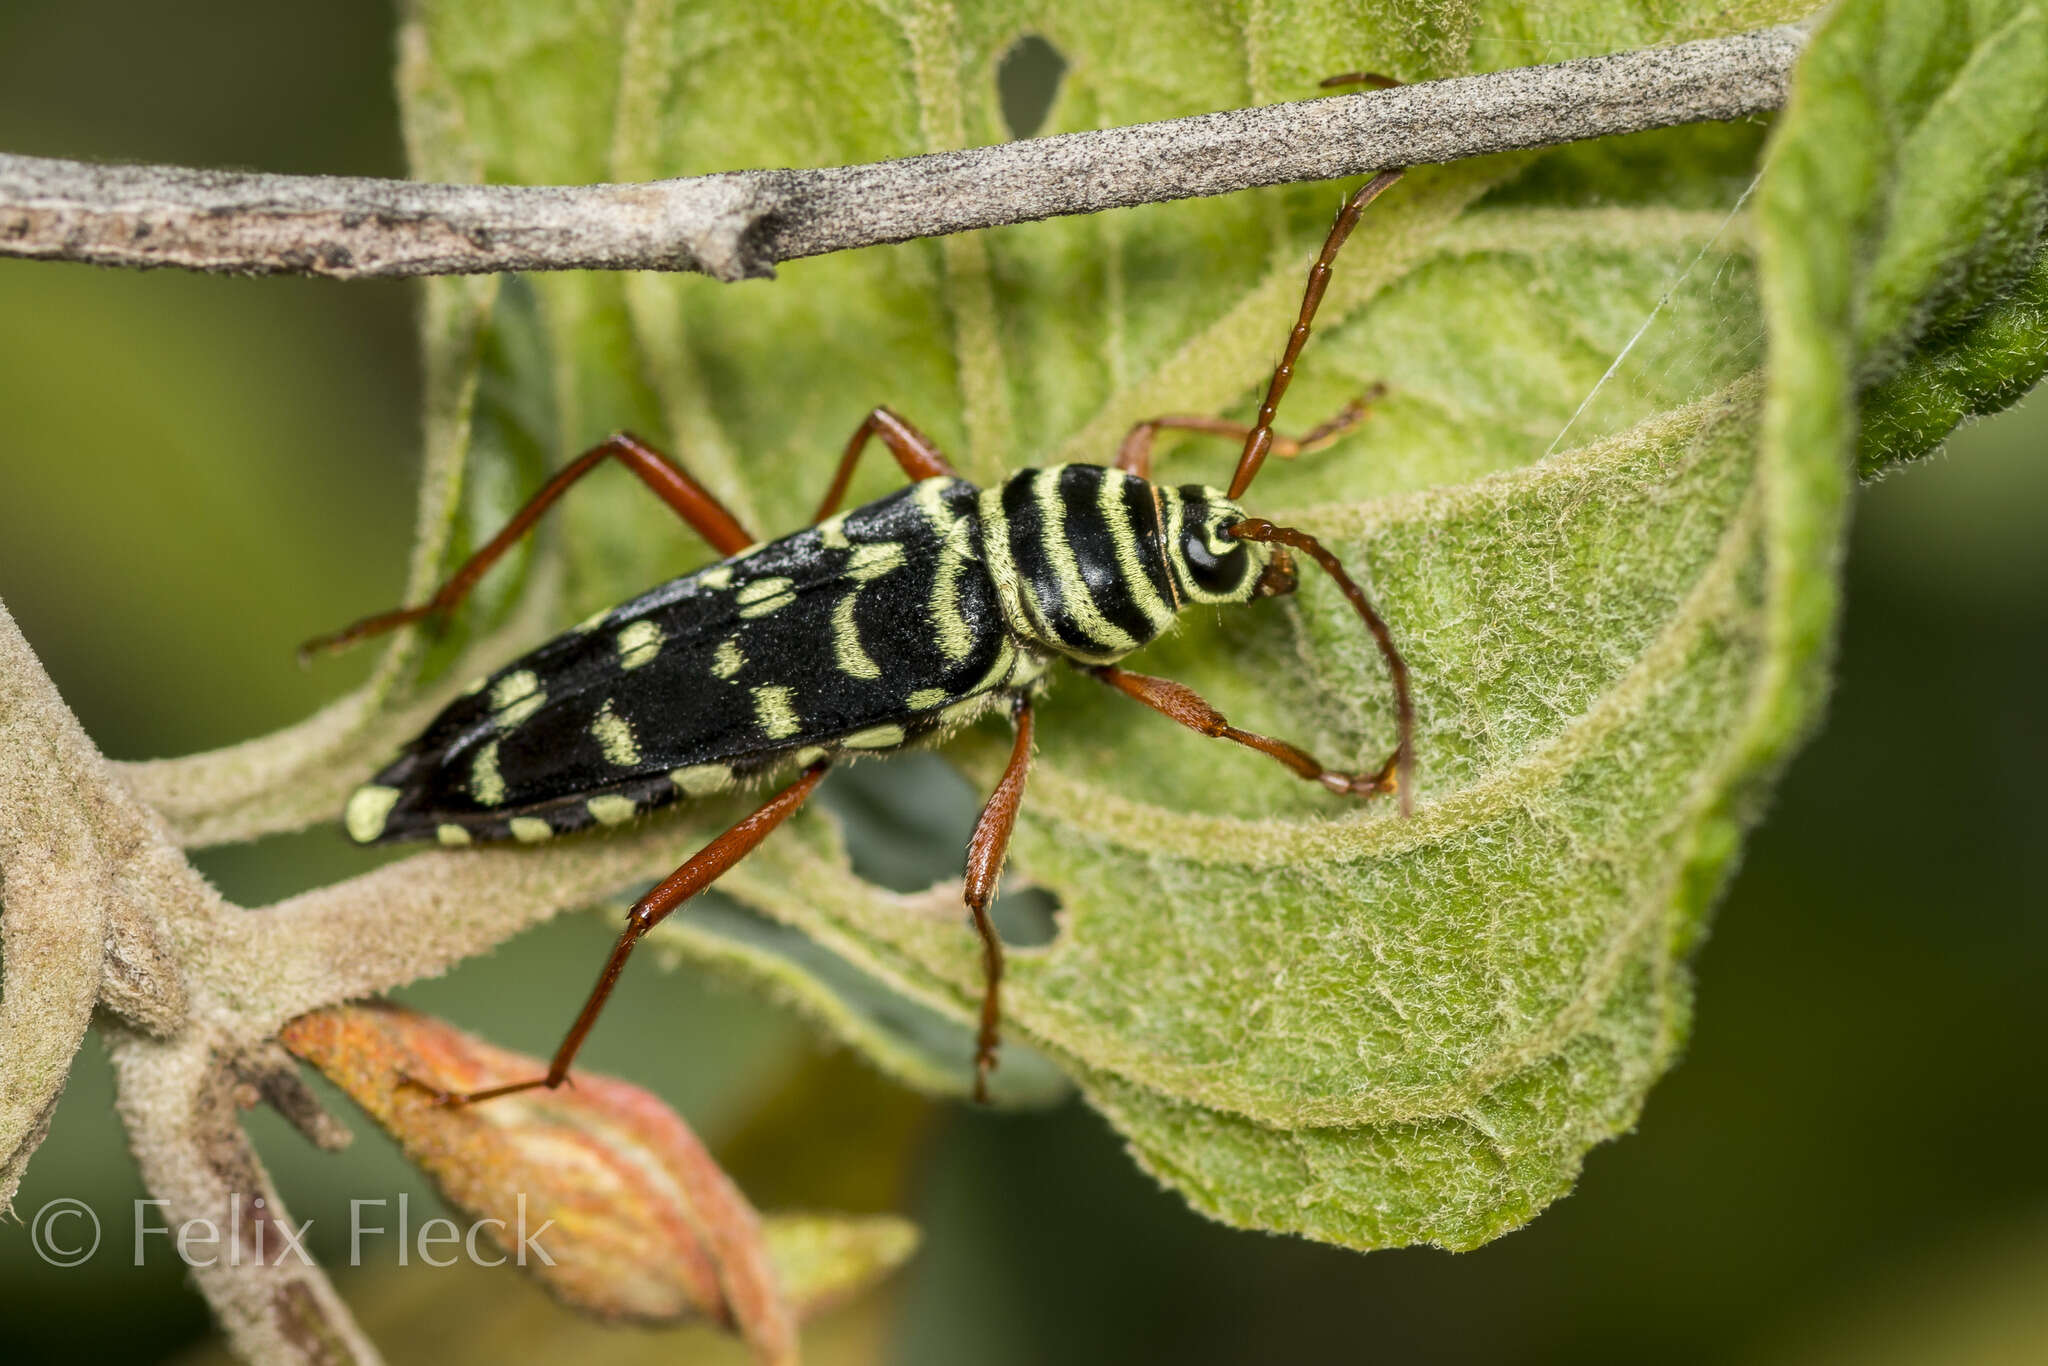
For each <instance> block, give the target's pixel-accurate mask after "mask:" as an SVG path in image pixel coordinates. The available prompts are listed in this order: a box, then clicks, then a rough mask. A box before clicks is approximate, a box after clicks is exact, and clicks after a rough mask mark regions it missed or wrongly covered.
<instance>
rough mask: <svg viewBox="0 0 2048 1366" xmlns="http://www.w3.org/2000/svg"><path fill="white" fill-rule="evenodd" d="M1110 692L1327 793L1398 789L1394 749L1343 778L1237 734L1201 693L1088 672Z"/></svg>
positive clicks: (1291, 749)
mask: <svg viewBox="0 0 2048 1366" xmlns="http://www.w3.org/2000/svg"><path fill="white" fill-rule="evenodd" d="M1088 672H1089V673H1091V674H1094V675H1095V676H1096V677H1097V678H1099V679H1101V680H1102V681H1103V682H1104V683H1107V684H1109V686H1110V687H1112V688H1115V689H1116V690H1117V691H1118V692H1120V693H1122V694H1123V695H1124V696H1126V697H1130V698H1135V699H1136V700H1137V701H1140V702H1143V703H1144V704H1145V705H1146V706H1148V707H1150V708H1152V710H1154V711H1156V712H1158V713H1159V714H1160V715H1161V716H1164V717H1167V718H1168V719H1170V720H1174V721H1178V722H1180V723H1181V724H1182V725H1183V726H1186V727H1187V728H1188V729H1189V730H1191V731H1194V732H1196V733H1197V734H1200V735H1208V736H1213V737H1214V738H1216V739H1219V740H1229V741H1232V742H1234V743H1236V744H1240V745H1243V746H1244V747H1245V748H1246V749H1255V750H1257V751H1258V752H1259V753H1261V754H1264V755H1268V756H1270V757H1272V758H1275V759H1278V760H1279V761H1280V762H1281V763H1283V764H1285V765H1287V767H1288V768H1290V769H1292V770H1293V771H1294V773H1295V774H1296V776H1298V777H1302V778H1306V779H1307V780H1308V781H1310V782H1312V783H1321V784H1322V785H1323V786H1324V787H1326V788H1328V789H1329V790H1330V791H1332V792H1335V793H1337V794H1338V795H1340V796H1346V797H1377V796H1380V795H1382V794H1383V793H1389V792H1393V791H1395V790H1396V789H1397V787H1398V785H1399V768H1400V758H1401V751H1400V750H1398V749H1397V750H1395V751H1394V752H1393V753H1392V754H1389V755H1388V756H1387V761H1386V762H1385V763H1383V764H1381V765H1380V766H1379V767H1378V768H1377V769H1374V770H1373V771H1372V772H1371V773H1344V772H1340V771H1339V770H1337V769H1334V768H1325V767H1323V765H1322V764H1321V763H1319V762H1317V760H1316V757H1315V756H1314V755H1312V754H1310V753H1308V751H1306V750H1303V749H1299V748H1297V747H1295V746H1294V745H1290V744H1288V743H1287V742H1286V741H1285V740H1275V739H1274V738H1273V737H1272V736H1270V735H1259V734H1256V733H1255V732H1252V731H1248V730H1239V729H1238V728H1237V727H1236V726H1233V725H1231V724H1230V722H1229V721H1228V720H1226V719H1224V716H1223V713H1222V712H1220V711H1218V710H1216V708H1214V707H1212V706H1210V705H1209V704H1208V703H1207V702H1205V701H1203V700H1202V697H1201V694H1199V693H1197V692H1196V691H1195V690H1194V689H1193V688H1190V687H1188V686H1187V685H1186V684H1185V683H1176V682H1174V681H1173V680H1172V679H1170V678H1155V677H1153V676H1152V675H1151V674H1140V673H1132V672H1131V671H1130V670H1128V669H1119V668H1118V667H1117V666H1116V665H1114V664H1104V665H1100V666H1098V667H1096V668H1092V669H1090V670H1088Z"/></svg>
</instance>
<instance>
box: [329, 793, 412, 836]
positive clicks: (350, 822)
mask: <svg viewBox="0 0 2048 1366" xmlns="http://www.w3.org/2000/svg"><path fill="white" fill-rule="evenodd" d="M396 805H398V789H397V788H395V787H381V786H379V785H378V784H376V783H369V784H367V785H365V786H363V787H359V788H357V789H356V790H355V794H354V795H353V796H351V797H350V798H349V799H348V809H347V810H346V811H344V812H342V816H341V821H342V824H343V825H345V826H347V827H348V837H349V838H350V839H352V840H354V841H355V842H356V843H357V844H368V843H369V842H370V841H371V840H374V839H376V838H377V836H379V835H381V834H383V833H384V822H385V821H387V820H389V819H390V818H391V808H392V807H394V806H396Z"/></svg>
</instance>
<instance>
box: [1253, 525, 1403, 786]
mask: <svg viewBox="0 0 2048 1366" xmlns="http://www.w3.org/2000/svg"><path fill="white" fill-rule="evenodd" d="M1227 534H1228V535H1230V536H1234V537H1236V538H1237V539H1238V540H1240V541H1265V542H1268V543H1270V544H1274V545H1284V546H1289V547H1291V548H1293V549H1295V550H1298V551H1300V552H1301V553H1302V554H1304V555H1306V556H1308V557H1309V558H1310V559H1312V560H1314V561H1315V562H1316V563H1317V564H1319V565H1321V566H1322V569H1323V572H1324V573H1325V574H1328V575H1329V576H1330V577H1331V578H1333V579H1335V580H1336V581H1337V587H1338V588H1340V589H1342V590H1343V592H1344V596H1345V597H1347V598H1349V599H1351V605H1352V606H1353V607H1354V608H1356V609H1357V610H1358V615H1359V616H1360V617H1361V618H1363V619H1364V621H1365V629H1366V630H1368V631H1370V632H1372V638H1373V639H1374V640H1375V641H1377V642H1379V647H1380V654H1381V655H1382V656H1383V657H1385V659H1386V661H1387V672H1388V674H1390V675H1392V677H1393V680H1394V717H1395V734H1396V737H1397V738H1396V740H1395V742H1394V757H1393V760H1392V763H1393V767H1394V794H1395V796H1396V797H1398V798H1399V799H1400V802H1401V814H1402V815H1403V816H1412V815H1414V814H1415V703H1414V701H1413V700H1412V699H1411V698H1410V697H1409V695H1408V663H1407V661H1406V660H1404V659H1402V658H1401V651H1400V650H1399V649H1398V648H1397V647H1396V646H1395V644H1394V635H1393V632H1391V631H1389V630H1388V629H1387V623H1386V622H1385V621H1383V620H1382V619H1381V618H1380V614H1379V612H1378V611H1376V610H1375V609H1374V607H1373V605H1372V602H1371V601H1370V600H1369V599H1368V598H1367V597H1366V596H1365V590H1364V589H1362V588H1360V587H1359V586H1358V585H1357V584H1356V583H1354V582H1352V579H1351V576H1350V575H1349V574H1347V573H1345V572H1344V566H1343V564H1342V563H1341V562H1339V561H1338V559H1337V557H1336V556H1335V555H1332V554H1331V553H1330V552H1329V551H1328V550H1327V549H1325V548H1324V547H1323V544H1322V542H1320V541H1318V540H1317V539H1316V538H1315V537H1313V536H1311V535H1309V534H1308V533H1307V532H1306V531H1298V530H1296V529H1295V528H1294V527H1291V526H1276V525H1274V524H1273V523H1272V522H1269V521H1267V520H1266V519H1265V518H1263V517H1246V518H1245V519H1243V520H1242V521H1239V522H1234V523H1232V524H1231V525H1230V527H1229V528H1228V529H1227Z"/></svg>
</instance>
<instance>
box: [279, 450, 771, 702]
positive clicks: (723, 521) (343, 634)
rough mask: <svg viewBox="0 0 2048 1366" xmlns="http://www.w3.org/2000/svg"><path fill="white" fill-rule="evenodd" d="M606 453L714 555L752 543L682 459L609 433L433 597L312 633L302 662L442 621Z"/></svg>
mask: <svg viewBox="0 0 2048 1366" xmlns="http://www.w3.org/2000/svg"><path fill="white" fill-rule="evenodd" d="M606 460H617V461H618V462H619V463H620V464H622V465H624V466H625V467H626V468H627V469H629V470H631V471H632V472H633V473H634V474H635V475H636V476H638V477H639V479H640V482H641V483H643V484H645V485H647V487H648V488H650V489H652V490H654V492H655V493H656V494H658V495H659V496H660V498H661V500H662V501H663V502H665V503H667V504H668V505H669V506H670V507H671V508H673V509H675V513H676V515H677V516H678V517H680V518H682V519H683V520H684V521H685V522H687V523H689V525H690V527H691V529H692V530H694V531H696V533H697V534H698V535H700V536H702V537H703V538H704V539H705V540H706V541H708V542H710V544H711V548H712V549H714V550H716V551H717V552H718V553H719V554H720V555H736V554H738V553H739V552H740V551H742V550H744V549H746V548H747V547H748V546H750V545H752V544H753V543H754V537H753V536H751V535H749V534H748V533H747V530H746V528H744V527H742V526H741V525H740V523H739V519H738V518H736V517H734V516H733V515H732V513H731V512H729V511H727V510H726V507H725V504H723V503H721V502H719V501H718V499H717V497H716V496H715V495H714V494H713V493H712V492H711V490H709V489H707V488H705V487H704V486H703V485H702V484H700V483H698V482H697V481H696V480H695V479H693V478H691V477H690V474H689V472H688V471H686V470H684V469H683V467H682V466H681V465H678V464H677V463H676V462H675V461H673V460H671V459H669V457H667V456H666V455H663V454H662V453H661V452H660V451H658V450H656V449H655V448H654V447H652V446H650V445H648V444H647V443H646V442H644V441H642V440H641V439H640V438H639V437H637V436H634V435H633V434H632V433H630V432H615V433H613V434H612V435H611V436H608V437H606V438H605V439H604V440H603V441H601V442H599V443H598V444H597V445H595V446H592V447H591V448H590V449H589V450H587V451H585V452H583V454H581V455H579V456H577V457H576V458H575V459H574V460H572V461H570V462H569V463H568V464H567V465H564V466H563V467H562V468H561V470H560V471H559V472H558V473H556V475H555V477H554V478H552V479H550V480H548V482H547V483H545V484H543V485H542V486H541V489H540V492H538V493H536V494H534V495H533V497H531V498H529V499H527V500H526V506H524V507H522V508H520V509H519V511H517V512H515V513H513V514H512V520H511V521H509V522H507V523H505V526H504V529H503V530H502V531H500V532H499V533H498V534H497V535H496V536H493V537H492V538H491V540H490V542H489V543H488V544H486V545H485V546H484V548H483V549H481V550H479V551H477V552H476V553H475V554H474V555H471V556H470V557H469V558H468V559H467V560H464V561H463V562H462V567H461V568H459V569H457V570H456V571H455V572H454V573H453V574H452V575H450V576H449V578H448V581H447V582H446V583H444V584H442V585H441V586H440V588H438V589H436V590H435V592H434V595H433V597H431V598H429V599H427V601H425V602H423V603H421V604H419V605H418V606H416V607H400V608H397V609H395V610H393V611H390V612H379V613H377V614H376V615H375V616H369V617H364V618H363V619H362V620H361V621H357V622H354V623H352V624H350V625H348V626H345V627H343V628H342V629H341V630H339V631H336V632H335V633H334V634H332V635H326V636H318V637H316V638H314V639H312V640H309V641H307V642H306V643H305V644H304V645H301V646H300V647H299V659H300V660H301V662H303V661H305V660H308V659H310V658H312V656H314V655H316V654H320V653H322V652H324V651H328V650H337V649H340V648H341V647H342V646H344V645H353V644H354V643H355V642H357V641H359V640H365V639H368V638H369V637H371V636H378V635H382V634H384V633H385V632H386V631H392V630H396V629H397V628H399V627H400V626H410V625H412V624H413V623H414V622H418V621H425V620H427V619H428V618H434V619H438V620H444V621H445V620H446V619H447V617H448V614H449V613H450V612H453V611H454V610H455V608H456V607H457V606H458V605H459V604H460V603H461V602H462V600H463V599H464V598H466V597H468V596H469V592H470V590H471V589H473V588H475V587H476V585H477V582H478V580H480V579H482V578H483V576H484V575H485V574H486V573H487V572H489V570H490V568H491V566H492V565H494V564H496V563H497V562H498V561H499V560H500V559H501V558H502V557H503V556H504V554H505V552H506V551H508V550H510V549H511V548H512V547H513V546H514V545H515V544H516V543H517V542H518V540H519V538H520V537H521V536H524V535H525V534H526V533H527V532H528V531H530V530H532V529H533V524H534V523H535V522H537V521H539V520H540V519H541V515H542V514H543V513H545V512H546V511H547V510H548V509H549V508H550V507H552V506H553V505H554V503H555V500H557V499H558V498H560V497H561V496H562V495H563V494H564V493H567V492H568V491H569V488H570V486H571V485H573V484H575V483H576V481H577V480H579V479H581V478H583V476H585V475H586V474H589V473H590V472H591V471H592V470H594V469H596V468H597V467H598V466H599V465H601V464H603V463H604V462H605V461H606Z"/></svg>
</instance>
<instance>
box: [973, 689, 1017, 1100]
mask: <svg viewBox="0 0 2048 1366" xmlns="http://www.w3.org/2000/svg"><path fill="white" fill-rule="evenodd" d="M1010 715H1011V718H1012V720H1013V721H1014V722H1015V723H1016V727H1017V738H1016V739H1015V741H1013V742H1012V743H1011V746H1010V762H1009V764H1008V765H1007V766H1006V767H1005V768H1004V769H1003V777H1002V781H1001V782H999V783H997V784H996V790H995V791H994V792H992V793H990V794H989V799H988V804H987V805H986V806H984V807H982V808H981V819H979V820H977V821H976V822H975V823H974V838H973V839H971V840H969V841H968V844H967V876H966V878H965V879H964V883H963V886H962V895H963V896H964V897H965V898H966V901H967V909H968V911H969V913H970V914H972V915H973V916H974V930H975V933H977V934H979V935H980V936H981V982H982V985H981V1027H980V1029H979V1031H978V1032H977V1033H976V1035H975V1042H974V1099H975V1100H976V1101H978V1102H980V1103H982V1104H987V1103H988V1074H989V1073H991V1072H993V1071H995V1068H996V1045H997V1044H998V1042H1000V1035H1001V1029H1002V1018H1003V1008H1002V1000H1001V996H1000V994H999V993H1000V991H1001V987H1002V980H1003V940H1002V936H1001V935H999V934H997V933H996V926H995V921H994V920H992V919H990V918H989V913H988V904H989V902H990V901H991V900H992V899H993V898H994V897H995V892H996V879H997V877H999V876H1000V875H1001V874H1002V871H1003V860H1004V859H1006V858H1007V857H1009V853H1010V832H1011V831H1013V830H1015V829H1016V828H1017V808H1018V807H1019V806H1020V805H1022V804H1023V801H1024V777H1025V774H1026V773H1027V772H1029V770H1030V768H1031V733H1032V719H1031V698H1030V697H1029V696H1028V695H1027V694H1024V693H1018V694H1017V695H1016V697H1015V698H1013V699H1012V700H1011V703H1010Z"/></svg>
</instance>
